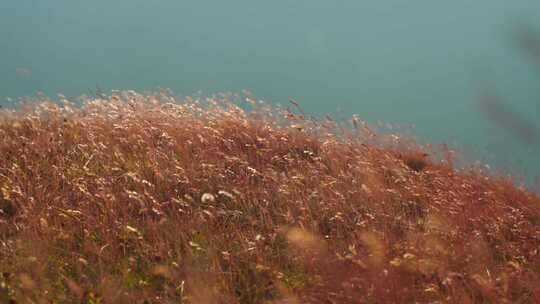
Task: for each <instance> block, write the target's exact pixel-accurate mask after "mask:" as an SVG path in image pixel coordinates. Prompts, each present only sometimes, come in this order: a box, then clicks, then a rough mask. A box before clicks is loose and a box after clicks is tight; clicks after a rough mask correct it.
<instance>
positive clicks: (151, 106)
mask: <svg viewBox="0 0 540 304" xmlns="http://www.w3.org/2000/svg"><path fill="white" fill-rule="evenodd" d="M354 123H355V126H356V129H353V130H341V131H339V128H338V127H337V126H335V125H334V124H332V123H331V122H329V121H325V122H316V121H312V120H308V119H305V118H303V117H300V116H297V115H294V114H292V113H290V112H287V111H281V110H279V109H268V108H264V107H263V108H260V109H258V110H255V111H253V112H249V113H247V112H245V111H243V110H241V109H240V108H238V107H237V106H235V105H234V104H233V103H230V102H228V101H226V100H216V99H211V98H210V99H207V100H203V101H197V100H193V99H189V98H188V99H187V100H184V101H182V102H177V101H176V100H175V99H174V98H173V97H171V96H169V95H167V94H165V93H158V94H154V95H139V94H136V93H134V92H123V93H116V94H113V96H112V97H110V98H108V100H88V101H87V102H85V104H84V105H83V106H80V107H76V106H74V105H72V104H70V103H65V104H64V105H63V106H57V105H54V104H52V103H50V102H47V101H46V100H45V101H43V100H41V101H39V102H38V103H37V104H34V105H32V106H28V107H23V108H22V109H19V110H16V111H8V110H3V112H2V114H1V115H0V155H1V156H2V157H1V159H0V189H1V191H0V210H1V211H0V271H1V276H0V302H2V303H9V302H10V301H11V303H52V302H54V303H64V302H74V303H75V302H84V303H268V302H274V303H396V302H404V303H412V302H419V303H427V302H430V303H487V302H491V303H494V302H500V303H539V302H540V287H539V286H540V253H539V248H540V199H539V198H538V197H536V196H535V195H533V194H531V193H527V192H525V191H522V190H520V189H517V188H516V187H515V186H514V185H513V184H512V183H511V181H508V180H504V179H497V178H493V177H486V176H484V175H482V174H480V173H479V172H477V171H473V170H470V171H462V172H457V171H456V170H454V169H453V168H452V167H451V165H449V163H448V162H443V161H435V160H432V159H430V158H429V157H428V156H426V155H424V154H423V153H424V152H425V151H422V150H421V149H419V148H411V147H409V148H408V149H401V150H398V149H396V148H391V147H387V148H384V147H381V146H380V145H374V144H370V143H371V142H373V141H374V137H377V136H376V135H374V134H373V133H372V132H371V131H369V130H367V129H366V128H365V126H362V127H360V126H359V125H358V121H357V120H356V119H355V121H354Z"/></svg>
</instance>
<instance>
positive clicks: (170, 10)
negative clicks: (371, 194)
mask: <svg viewBox="0 0 540 304" xmlns="http://www.w3.org/2000/svg"><path fill="white" fill-rule="evenodd" d="M522 24H530V25H531V26H536V27H538V28H540V2H538V1H532V0H527V1H515V2H513V3H511V4H509V3H508V2H507V1H503V0H494V1H477V2H471V1H464V0H462V1H442V2H434V1H427V0H424V1H416V2H414V3H413V2H404V1H398V0H391V1H374V0H372V1H352V0H345V1H339V2H329V1H321V0H311V1H309V2H308V1H294V2H292V1H272V2H260V3H257V2H254V1H247V0H238V1H229V2H210V1H200V0H199V1H172V0H158V1H140V0H132V1H113V2H111V1H104V0H98V1H92V2H84V3H83V2H78V1H67V0H58V1H54V2H53V1H31V0H28V1H16V2H15V1H5V2H4V3H2V4H0V38H1V39H2V46H1V48H0V50H1V53H0V67H1V68H0V104H2V103H4V104H6V103H7V101H6V98H7V97H11V98H17V97H21V96H25V95H35V94H36V93H37V92H39V91H41V92H44V93H45V94H47V95H49V96H51V97H54V96H55V95H56V94H57V93H63V94H66V95H69V96H76V95H80V94H87V93H88V91H89V90H95V89H96V87H100V88H102V89H104V90H110V89H134V90H139V91H142V90H153V89H157V88H158V87H163V88H170V89H172V90H173V91H174V92H175V93H177V94H179V95H191V94H194V93H196V92H198V91H202V92H203V94H212V93H218V92H223V91H227V92H241V91H242V90H244V89H247V90H250V91H251V92H253V93H254V94H255V96H257V97H258V98H260V99H263V100H265V101H267V102H269V103H274V104H277V103H281V104H285V103H287V100H288V98H289V97H292V98H294V99H295V100H297V101H299V102H300V103H301V104H302V106H303V108H304V110H306V111H307V112H309V113H312V114H315V115H320V116H323V115H325V114H331V115H333V116H334V117H336V118H337V119H348V118H350V117H351V115H352V114H358V116H359V117H360V118H361V119H363V120H366V121H367V122H369V123H372V124H376V123H377V122H383V123H389V124H393V125H398V126H405V128H407V126H411V125H414V126H415V128H414V130H413V133H414V134H415V135H416V136H417V137H418V139H419V140H420V141H421V142H423V143H432V144H440V143H447V144H449V145H450V146H452V147H456V148H457V149H458V150H461V151H464V152H465V155H466V157H467V158H468V159H469V160H473V159H478V160H479V161H482V162H484V163H487V164H489V165H490V166H491V167H492V168H494V169H501V170H505V171H510V172H513V173H519V172H523V171H524V170H526V171H527V175H528V176H534V175H537V174H539V173H540V158H538V157H537V156H536V153H537V151H536V152H535V151H534V150H533V149H530V148H528V147H526V146H525V145H523V144H522V143H521V142H520V141H519V140H518V139H516V137H515V136H514V135H513V134H512V133H511V132H508V131H507V130H504V129H501V128H499V127H498V126H497V125H495V124H493V123H492V122H490V121H489V120H488V119H487V118H486V116H485V115H483V113H481V112H480V110H479V107H477V105H476V102H477V100H478V97H479V94H480V93H481V91H480V90H481V89H482V88H484V87H486V86H487V87H488V88H490V89H492V90H493V91H494V92H496V93H497V94H499V95H500V96H501V97H502V99H503V100H504V102H506V104H507V105H510V106H511V107H512V108H514V109H515V110H516V112H518V113H519V114H520V115H522V116H523V117H524V118H527V119H529V120H530V121H532V122H533V123H534V124H536V126H538V125H539V124H538V119H537V118H538V114H540V111H539V103H540V74H537V73H536V72H537V71H535V69H534V68H533V65H532V60H530V58H529V57H528V56H527V54H526V53H525V52H523V51H522V50H520V49H519V48H518V46H517V45H516V43H515V41H514V39H513V38H514V37H513V36H512V33H513V30H514V29H515V28H516V27H517V26H519V25H522Z"/></svg>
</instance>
